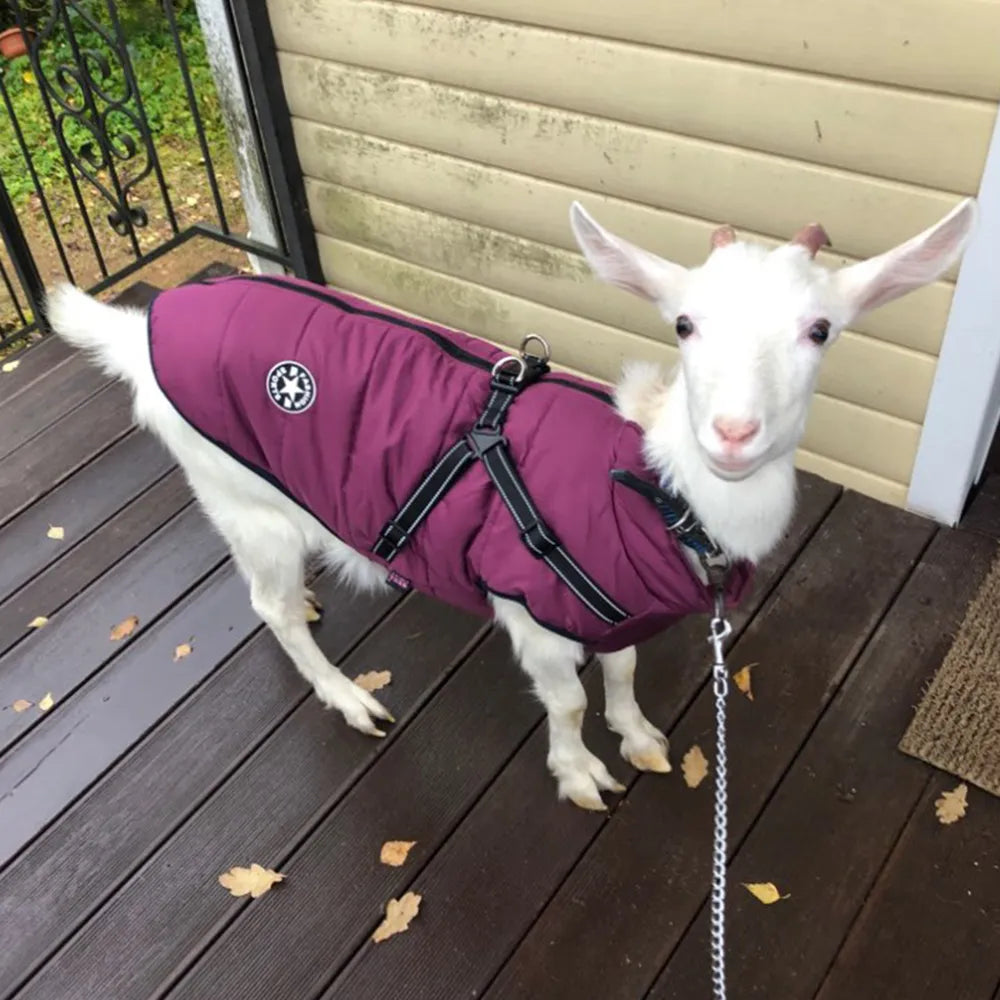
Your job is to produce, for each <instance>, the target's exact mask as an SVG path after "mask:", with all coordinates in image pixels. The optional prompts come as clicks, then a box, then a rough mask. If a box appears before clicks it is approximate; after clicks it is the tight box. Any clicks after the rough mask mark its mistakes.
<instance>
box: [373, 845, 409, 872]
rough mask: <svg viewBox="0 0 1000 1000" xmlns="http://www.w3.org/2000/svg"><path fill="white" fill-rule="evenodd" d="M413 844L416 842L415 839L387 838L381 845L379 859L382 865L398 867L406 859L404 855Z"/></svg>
mask: <svg viewBox="0 0 1000 1000" xmlns="http://www.w3.org/2000/svg"><path fill="white" fill-rule="evenodd" d="M414 844H416V841H415V840H387V841H386V842H385V843H384V844H383V845H382V851H381V853H380V854H379V861H381V862H382V864H384V865H392V867H393V868H398V867H399V866H400V865H401V864H403V863H404V862H405V861H406V856H407V855H408V854H409V853H410V850H411V848H412V847H413V845H414Z"/></svg>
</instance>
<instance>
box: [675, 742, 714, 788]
mask: <svg viewBox="0 0 1000 1000" xmlns="http://www.w3.org/2000/svg"><path fill="white" fill-rule="evenodd" d="M681 773H682V774H683V775H684V781H685V782H686V783H687V786H688V788H697V787H698V786H699V785H700V784H701V783H702V782H703V781H704V780H705V777H706V775H707V774H708V761H707V760H706V759H705V755H704V754H703V753H702V752H701V747H700V746H698V744H697V743H695V745H694V746H693V747H691V749H690V750H688V752H687V753H686V754H684V759H683V760H682V761H681Z"/></svg>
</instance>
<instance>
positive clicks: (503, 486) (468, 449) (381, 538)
mask: <svg viewBox="0 0 1000 1000" xmlns="http://www.w3.org/2000/svg"><path fill="white" fill-rule="evenodd" d="M546 370H547V367H546V366H545V365H544V364H542V365H531V364H529V365H528V366H527V367H526V369H524V370H523V371H522V372H521V373H518V374H517V375H512V374H511V373H509V372H505V371H504V370H503V369H502V367H498V369H495V370H494V374H493V377H492V379H491V380H490V387H491V389H492V392H491V393H490V397H489V399H488V401H487V403H486V407H485V409H484V410H483V413H482V415H481V416H480V418H479V420H478V421H477V422H476V425H475V426H474V427H473V429H472V430H471V431H469V433H468V434H466V435H465V436H464V437H463V438H461V439H460V440H459V441H456V442H455V444H454V445H452V447H451V448H449V449H448V451H447V452H445V454H444V455H443V456H442V457H441V458H440V459H439V460H438V461H437V462H436V463H435V464H434V466H433V467H432V468H431V470H430V471H429V472H428V473H427V474H426V475H425V476H424V478H423V479H422V480H421V482H420V484H419V485H418V486H417V488H416V489H415V490H414V492H413V493H412V494H411V495H410V498H409V499H408V500H407V501H406V503H405V504H403V506H402V507H401V508H400V511H399V513H398V514H397V515H396V516H395V517H393V518H392V519H391V520H389V521H387V522H386V524H385V526H384V527H383V528H382V530H381V531H380V532H379V535H378V538H377V539H376V541H375V544H374V545H373V546H372V552H373V554H374V555H376V556H378V557H379V558H381V559H384V560H385V561H386V562H391V561H392V560H393V559H395V557H396V556H397V555H399V552H400V551H401V550H402V549H403V548H404V547H405V545H406V544H407V543H408V542H409V540H410V538H411V537H412V535H413V533H414V531H416V529H417V528H418V527H419V526H420V524H421V523H422V522H423V521H424V520H425V519H426V517H427V515H428V514H430V512H431V510H432V509H433V508H434V505H435V504H436V503H437V502H438V500H440V499H441V497H443V496H444V494H445V493H446V492H447V491H448V490H449V489H450V488H451V487H452V485H454V483H455V482H456V481H457V480H458V478H459V477H460V476H461V475H462V473H464V472H465V470H466V469H468V468H469V467H470V466H472V465H473V463H475V462H476V461H477V460H482V462H483V465H485V466H486V471H487V473H488V474H489V477H490V479H491V480H492V481H493V483H494V485H495V486H496V488H497V490H498V491H499V493H500V497H501V498H502V500H503V502H504V505H505V506H506V507H507V509H508V510H509V511H510V513H511V516H512V517H513V518H514V521H515V522H516V523H517V527H518V530H519V532H520V537H521V541H522V542H523V543H524V545H525V546H526V547H527V549H528V551H529V552H530V553H531V554H532V555H533V556H535V558H536V559H541V560H542V561H543V562H545V563H546V564H547V565H548V566H549V567H550V568H551V569H552V571H553V572H554V573H555V574H556V575H557V576H558V577H559V579H560V580H562V581H563V583H565V584H566V586H567V587H569V589H570V590H571V591H572V592H573V593H574V594H575V595H576V596H577V598H578V599H579V600H580V601H581V602H582V603H583V604H585V605H586V606H587V608H589V609H590V611H591V612H592V613H593V614H595V615H596V616H597V617H598V618H600V619H601V620H602V621H604V622H607V623H608V624H609V625H618V624H620V623H621V622H623V621H625V620H626V619H627V618H628V617H629V614H628V612H627V611H625V610H624V609H623V608H622V607H621V606H620V605H618V604H617V603H616V602H615V601H613V600H612V599H611V598H610V597H609V596H608V595H607V594H606V593H605V592H604V591H603V590H602V589H601V588H600V587H599V586H598V585H597V584H596V583H595V582H594V581H593V580H592V579H591V578H590V577H589V576H588V575H587V574H586V573H585V572H584V570H583V569H581V567H580V566H579V564H578V563H577V562H576V560H575V559H573V557H572V556H571V555H570V554H569V553H568V552H567V551H566V550H565V549H564V548H563V547H562V544H561V543H560V541H559V539H558V538H557V537H556V535H555V533H554V532H553V531H552V529H551V528H550V527H549V526H548V525H547V524H546V523H545V522H544V521H543V520H542V516H541V514H540V513H539V512H538V508H537V507H536V506H535V504H534V502H533V501H532V499H531V497H530V495H529V494H528V490H527V488H526V487H525V485H524V482H523V481H522V480H521V477H520V476H519V475H518V474H517V471H516V470H515V468H514V464H513V462H512V461H511V458H510V453H509V452H508V451H507V441H506V439H505V438H504V437H503V434H502V433H501V429H502V427H503V422H504V420H505V418H506V416H507V410H508V409H509V408H510V405H511V404H512V403H513V401H514V400H515V398H516V397H517V395H518V394H519V393H520V391H521V390H522V389H523V388H524V387H525V386H526V385H530V384H531V383H532V382H534V381H536V380H537V379H538V378H540V377H541V376H542V375H543V374H544V373H545V371H546Z"/></svg>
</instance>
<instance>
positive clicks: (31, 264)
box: [0, 176, 47, 329]
mask: <svg viewBox="0 0 1000 1000" xmlns="http://www.w3.org/2000/svg"><path fill="white" fill-rule="evenodd" d="M0 236H2V237H3V242H4V246H5V247H6V248H7V255H8V256H9V257H10V259H11V262H12V263H13V265H14V271H15V273H16V274H17V278H18V281H20V283H21V288H22V289H24V294H25V296H27V299H28V303H29V304H30V305H31V311H32V312H33V313H34V314H35V322H36V323H37V324H38V326H39V328H41V329H47V325H46V323H45V284H44V282H43V281H42V276H41V274H39V272H38V267H37V265H36V264H35V258H34V257H33V256H32V253H31V247H30V246H29V245H28V240H27V238H26V237H25V235H24V230H23V229H22V228H21V223H20V222H18V220H17V213H16V212H15V211H14V206H13V204H12V203H11V200H10V196H9V195H8V194H7V188H6V187H5V186H4V183H3V177H2V176H0Z"/></svg>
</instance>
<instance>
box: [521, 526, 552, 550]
mask: <svg viewBox="0 0 1000 1000" xmlns="http://www.w3.org/2000/svg"><path fill="white" fill-rule="evenodd" d="M521 541H522V542H524V544H525V545H526V546H527V547H528V551H529V552H530V553H531V554H532V555H533V556H535V557H536V558H538V559H544V558H545V557H546V556H547V555H548V554H549V553H550V552H552V551H553V550H554V549H557V548H559V539H558V538H556V536H555V532H554V531H553V530H552V529H551V528H550V527H549V526H548V525H547V524H546V523H545V522H544V521H532V523H531V524H529V525H527V526H526V527H525V529H524V530H523V531H522V532H521Z"/></svg>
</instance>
